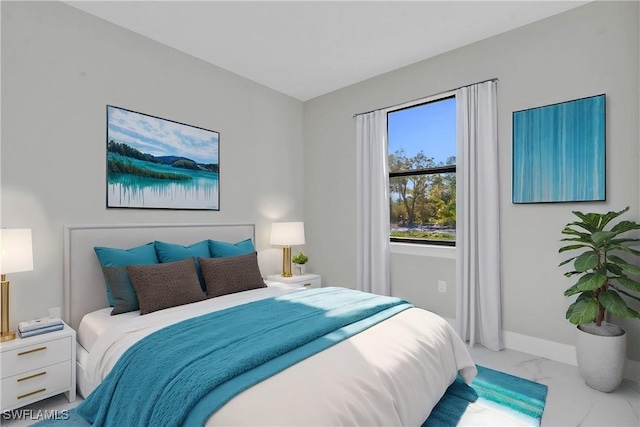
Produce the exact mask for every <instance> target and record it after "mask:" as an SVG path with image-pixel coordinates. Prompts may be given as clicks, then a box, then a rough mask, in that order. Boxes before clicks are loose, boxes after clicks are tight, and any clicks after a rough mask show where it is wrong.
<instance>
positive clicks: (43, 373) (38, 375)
mask: <svg viewBox="0 0 640 427" xmlns="http://www.w3.org/2000/svg"><path fill="white" fill-rule="evenodd" d="M42 375H47V371H44V372H40V373H39V374H33V375H29V376H28V377H24V378H20V379H18V382H20V381H26V380H30V379H31V378H36V377H41V376H42Z"/></svg>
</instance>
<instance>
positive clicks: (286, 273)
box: [281, 246, 293, 277]
mask: <svg viewBox="0 0 640 427" xmlns="http://www.w3.org/2000/svg"><path fill="white" fill-rule="evenodd" d="M281 276H282V277H291V276H293V274H291V246H285V247H284V248H282V274H281Z"/></svg>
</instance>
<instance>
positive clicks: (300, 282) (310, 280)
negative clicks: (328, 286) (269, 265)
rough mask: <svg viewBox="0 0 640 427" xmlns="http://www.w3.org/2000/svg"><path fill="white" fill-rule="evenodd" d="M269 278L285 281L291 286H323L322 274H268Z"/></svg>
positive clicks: (279, 281) (308, 287)
mask: <svg viewBox="0 0 640 427" xmlns="http://www.w3.org/2000/svg"><path fill="white" fill-rule="evenodd" d="M267 280H271V281H274V282H278V283H283V284H285V285H286V286H287V287H289V288H301V289H310V288H319V287H321V286H322V276H320V275H319V274H303V275H302V276H291V277H282V276H281V275H279V274H272V275H269V276H267Z"/></svg>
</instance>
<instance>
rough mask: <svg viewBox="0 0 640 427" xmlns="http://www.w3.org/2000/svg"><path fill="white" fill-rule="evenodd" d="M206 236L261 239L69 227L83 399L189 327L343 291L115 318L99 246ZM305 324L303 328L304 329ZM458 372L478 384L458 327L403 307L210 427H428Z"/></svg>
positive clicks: (193, 228)
mask: <svg viewBox="0 0 640 427" xmlns="http://www.w3.org/2000/svg"><path fill="white" fill-rule="evenodd" d="M203 238H209V239H216V240H220V241H224V242H239V241H242V240H244V239H252V240H255V228H254V226H253V225H251V224H239V225H207V224H193V225H143V226H140V225H131V226H122V225H117V226H67V227H65V257H64V258H65V265H64V289H65V306H64V316H65V320H66V321H67V323H69V324H70V326H72V327H73V328H74V329H76V330H77V331H78V346H77V348H78V354H77V379H78V390H79V392H80V394H81V395H82V396H84V397H86V396H88V395H89V394H90V393H91V392H93V391H94V390H96V388H98V387H99V386H100V384H101V383H102V382H103V381H104V380H105V378H107V376H108V375H109V373H110V372H111V371H112V370H113V368H114V366H116V365H117V362H118V361H119V360H120V359H121V358H122V357H123V354H128V353H127V349H129V348H130V347H131V346H133V345H135V344H136V343H138V342H139V341H141V340H143V339H147V340H148V339H149V338H148V337H153V336H154V332H157V331H160V332H163V331H166V330H168V329H170V328H171V325H176V324H178V323H180V322H185V319H192V320H193V319H199V318H202V317H204V316H206V315H211V313H223V312H225V313H226V311H228V310H226V309H231V308H233V307H235V308H238V307H247V306H248V304H260V303H263V302H268V301H271V300H291V299H294V298H304V294H305V293H308V294H309V295H311V292H313V291H319V292H320V293H322V292H324V293H329V292H334V291H333V290H330V289H321V290H298V289H292V288H290V287H288V286H286V285H284V284H280V283H277V282H269V281H267V282H266V284H267V286H266V287H264V288H260V289H253V290H248V291H245V292H238V293H233V294H229V295H223V296H219V297H216V298H209V299H206V300H204V301H199V302H194V303H191V304H188V305H181V306H177V307H172V308H167V309H164V310H159V311H156V312H153V313H149V314H145V315H140V313H139V312H136V311H133V312H128V313H123V314H119V315H116V316H111V315H110V312H111V309H110V308H108V302H107V298H106V295H105V287H104V280H103V275H102V270H101V267H100V263H99V262H98V260H97V258H96V255H95V253H94V251H93V248H94V247H95V246H108V247H115V248H130V247H133V246H136V245H140V244H144V243H147V242H150V241H154V240H163V241H167V242H173V243H176V244H183V245H188V244H192V243H193V242H196V241H198V240H201V239H203ZM264 276H266V274H264ZM335 292H341V291H340V290H339V289H336V290H335ZM350 292H354V291H350ZM225 310H226V311H225ZM372 317H373V316H372ZM302 323H304V322H298V324H297V325H296V328H297V329H301V330H303V329H304V326H300V325H301V324H302ZM156 335H157V334H156ZM145 337H147V338H145ZM176 341H177V342H176V344H175V349H174V350H175V352H176V353H179V352H180V351H181V350H180V348H181V347H180V346H181V343H180V342H179V341H180V340H176ZM314 342H315V341H314ZM172 351H173V350H172ZM458 373H460V374H461V375H462V376H463V378H465V380H466V381H468V382H470V381H471V380H472V379H473V377H474V376H475V373H476V369H475V365H474V363H473V361H472V359H471V357H470V355H469V353H468V351H467V348H466V346H465V345H464V344H463V343H462V341H461V340H460V338H459V337H458V336H457V334H456V333H455V332H454V331H453V329H452V328H451V327H450V326H449V324H448V323H447V322H446V321H445V320H444V319H442V318H441V317H439V316H437V315H435V314H433V313H430V312H428V311H425V310H422V309H419V308H414V307H408V308H402V310H401V311H398V312H397V313H395V314H393V315H389V317H388V318H384V320H381V321H379V323H375V324H372V325H371V326H367V327H366V328H364V329H363V330H362V331H361V332H359V333H354V334H353V335H352V336H351V335H350V336H349V337H347V338H341V340H340V341H338V342H337V343H336V344H332V345H331V346H329V347H327V348H326V349H323V350H322V351H319V352H317V353H315V354H312V355H309V356H305V357H304V358H302V359H301V360H300V361H298V362H297V363H293V364H292V365H291V366H288V367H286V368H283V369H281V370H280V371H279V372H278V373H276V374H275V375H273V376H270V377H268V378H266V379H264V380H262V381H259V382H257V383H256V384H255V385H253V386H251V387H250V388H247V389H245V390H243V391H240V392H239V393H238V394H237V395H235V396H234V397H232V398H230V400H228V401H227V402H226V403H224V404H223V405H222V406H221V407H220V408H219V409H218V410H217V411H215V412H214V413H213V414H212V415H211V416H208V418H207V419H206V425H210V426H215V425H421V424H422V423H423V422H424V420H425V419H426V418H427V416H428V415H429V413H430V412H431V409H432V408H433V406H435V404H436V403H437V402H438V400H439V399H440V398H441V397H442V395H443V394H444V393H445V391H446V389H447V387H448V386H449V385H450V384H451V383H452V382H453V381H454V379H455V377H456V375H457V374H458ZM103 385H104V384H103ZM210 394H215V391H214V392H212V393H210ZM204 400H205V399H203V401H204ZM201 406H202V405H201ZM193 412H197V411H195V410H193Z"/></svg>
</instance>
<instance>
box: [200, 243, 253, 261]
mask: <svg viewBox="0 0 640 427" xmlns="http://www.w3.org/2000/svg"><path fill="white" fill-rule="evenodd" d="M209 250H210V251H211V256H212V257H214V258H221V257H229V256H238V255H247V254H250V253H253V252H255V251H256V248H255V247H254V246H253V242H252V241H251V239H247V240H243V241H242V242H238V243H227V242H219V241H217V240H209Z"/></svg>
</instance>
